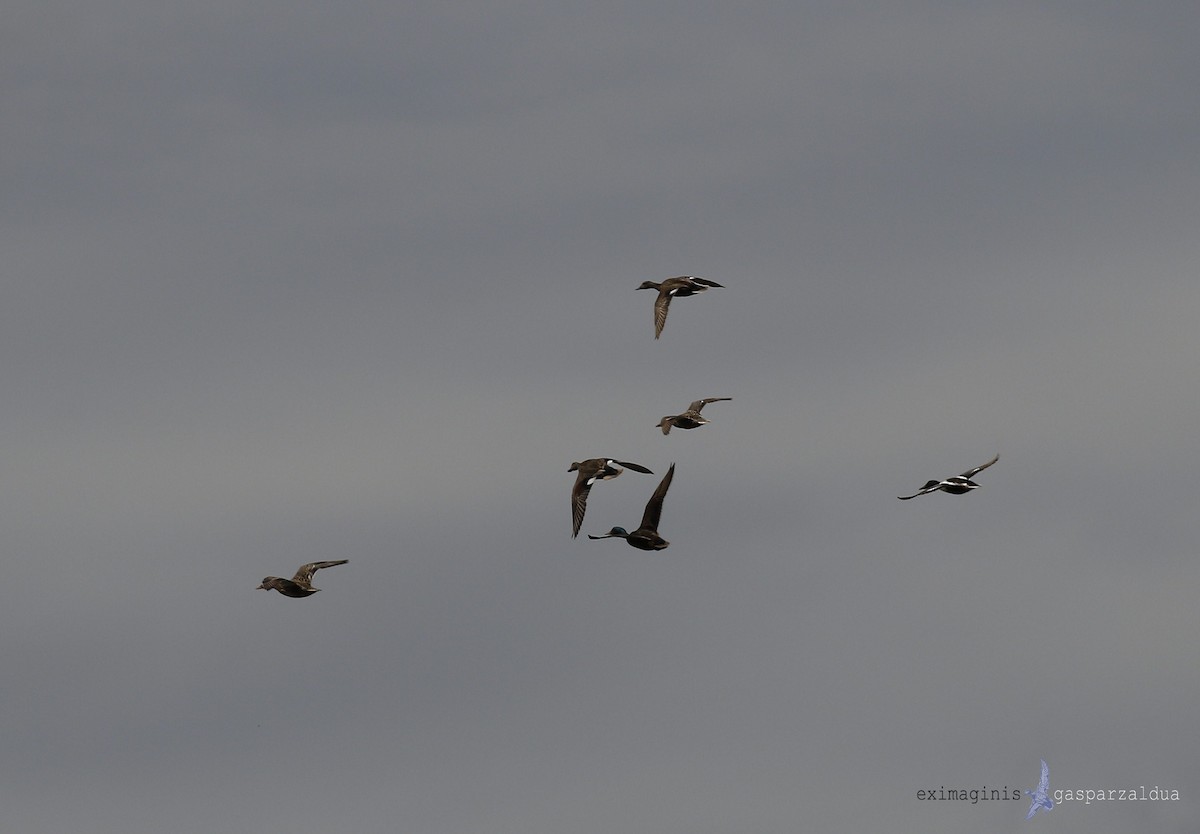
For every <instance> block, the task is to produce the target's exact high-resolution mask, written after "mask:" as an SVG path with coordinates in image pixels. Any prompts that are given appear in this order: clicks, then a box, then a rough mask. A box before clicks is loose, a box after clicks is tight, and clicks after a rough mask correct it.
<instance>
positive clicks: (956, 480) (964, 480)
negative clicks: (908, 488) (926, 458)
mask: <svg viewBox="0 0 1200 834" xmlns="http://www.w3.org/2000/svg"><path fill="white" fill-rule="evenodd" d="M998 460H1000V456H999V455H996V456H995V457H994V458H992V459H991V460H989V461H988V462H987V463H985V464H984V465H983V466H976V467H975V468H974V469H968V470H967V471H966V472H964V473H962V474H961V475H955V476H954V477H953V478H947V479H946V480H944V481H926V482H925V486H923V487H921V488H920V489H919V490H917V491H916V492H914V493H913V494H912V495H897V496H896V497H897V498H899V499H900V500H901V501H907V500H909V499H910V498H916V497H917V496H918V495H924V494H925V493H927V492H936V491H938V490H939V489H940V490H941V491H942V492H949V493H950V494H951V495H962V494H963V493H965V492H970V491H971V490H973V489H979V484H977V483H975V482H974V481H972V480H971V479H972V478H974V477H975V476H976V475H978V474H979V473H980V472H982V471H983V470H985V469H987V468H988V467H989V466H991V465H992V464H993V463H995V462H996V461H998Z"/></svg>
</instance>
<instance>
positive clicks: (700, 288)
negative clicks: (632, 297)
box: [638, 275, 724, 339]
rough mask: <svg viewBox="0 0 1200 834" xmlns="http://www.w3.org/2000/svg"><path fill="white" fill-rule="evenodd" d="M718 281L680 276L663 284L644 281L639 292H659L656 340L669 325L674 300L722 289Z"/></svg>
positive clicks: (655, 325)
mask: <svg viewBox="0 0 1200 834" xmlns="http://www.w3.org/2000/svg"><path fill="white" fill-rule="evenodd" d="M722 286H724V285H723V284H718V283H717V282H716V281H709V280H708V279H707V278H697V277H696V276H695V275H680V276H679V277H678V278H668V279H667V280H665V281H663V282H662V283H661V284H658V283H655V282H654V281H643V282H642V285H641V286H640V287H638V289H639V290H658V298H656V299H654V338H656V339H657V338H658V337H659V336H661V335H662V331H663V325H664V324H666V323H667V310H668V309H669V308H670V306H671V299H672V298H679V297H682V296H685V295H696V294H698V293H702V292H706V291H707V290H708V288H709V287H722Z"/></svg>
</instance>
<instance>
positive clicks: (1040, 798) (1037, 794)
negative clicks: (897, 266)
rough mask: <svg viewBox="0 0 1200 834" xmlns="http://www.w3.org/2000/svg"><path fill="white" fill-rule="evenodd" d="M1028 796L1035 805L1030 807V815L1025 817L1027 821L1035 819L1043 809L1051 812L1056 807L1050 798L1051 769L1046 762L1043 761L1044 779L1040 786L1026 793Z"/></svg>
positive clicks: (1039, 781)
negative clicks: (1035, 815)
mask: <svg viewBox="0 0 1200 834" xmlns="http://www.w3.org/2000/svg"><path fill="white" fill-rule="evenodd" d="M1024 793H1025V795H1026V796H1028V797H1031V798H1032V799H1033V803H1032V804H1031V805H1030V806H1029V813H1028V814H1026V815H1025V819H1027V820H1028V819H1033V815H1034V814H1036V813H1037V812H1038V811H1040V810H1042V809H1043V808H1044V809H1046V810H1047V811H1049V810H1050V809H1051V808H1053V807H1054V800H1053V799H1051V798H1050V796H1049V793H1050V768H1049V767H1047V766H1046V760H1045V759H1042V778H1041V779H1040V780H1038V785H1037V787H1036V788H1034V789H1033V790H1032V791H1025V792H1024Z"/></svg>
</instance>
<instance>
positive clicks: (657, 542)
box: [588, 463, 675, 550]
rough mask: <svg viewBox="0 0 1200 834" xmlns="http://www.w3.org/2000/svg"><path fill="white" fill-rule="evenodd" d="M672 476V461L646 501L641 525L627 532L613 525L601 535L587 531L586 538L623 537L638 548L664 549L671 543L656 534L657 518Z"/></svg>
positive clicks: (673, 471) (673, 474)
mask: <svg viewBox="0 0 1200 834" xmlns="http://www.w3.org/2000/svg"><path fill="white" fill-rule="evenodd" d="M674 477H675V464H673V463H672V464H671V468H670V469H668V470H667V474H666V475H665V476H663V479H662V483H660V484H659V485H658V489H656V490H654V494H653V495H651V496H650V500H649V501H647V502H646V512H644V513H642V526H641V527H639V528H637V529H636V530H634V531H633V532H632V533H627V532H626V531H625V528H624V527H614V528H612V529H611V530H609V531H608V533H607V534H605V535H603V536H593V535H592V534H590V533H589V534H588V538H589V539H611V538H618V539H624V540H625V541H626V543H628V544H629V545H630V546H632V547H636V548H637V549H638V550H666V549H667V547H669V546H670V544H671V543H670V542H669V541H667V540H666V539H664V538H663V537H662V536H660V535H659V534H658V519H659V517H660V516H662V505H663V499H664V498H666V496H667V489H668V488H669V487H670V486H671V479H672V478H674Z"/></svg>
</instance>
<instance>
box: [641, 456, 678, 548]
mask: <svg viewBox="0 0 1200 834" xmlns="http://www.w3.org/2000/svg"><path fill="white" fill-rule="evenodd" d="M674 477H675V464H673V463H672V464H671V468H670V469H668V470H667V474H666V475H664V476H663V479H662V482H661V483H660V484H659V485H658V489H656V490H654V494H653V495H651V496H650V500H649V501H648V502H646V512H645V513H643V514H642V526H641V529H643V530H654V531H657V530H658V520H659V518H660V517H662V505H663V499H664V498H666V497H667V489H668V488H669V487H670V486H671V479H672V478H674Z"/></svg>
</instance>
